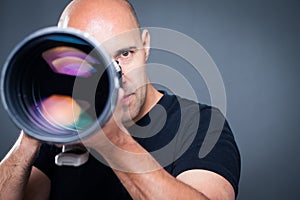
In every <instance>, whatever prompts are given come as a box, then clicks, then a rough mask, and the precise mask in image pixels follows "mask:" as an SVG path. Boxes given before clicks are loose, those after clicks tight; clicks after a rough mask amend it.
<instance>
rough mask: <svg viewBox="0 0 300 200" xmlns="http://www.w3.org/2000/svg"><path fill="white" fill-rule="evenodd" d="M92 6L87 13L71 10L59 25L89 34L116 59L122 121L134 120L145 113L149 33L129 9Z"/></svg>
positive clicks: (80, 10)
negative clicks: (119, 80) (101, 9)
mask: <svg viewBox="0 0 300 200" xmlns="http://www.w3.org/2000/svg"><path fill="white" fill-rule="evenodd" d="M81 8H82V7H81ZM92 8H93V7H90V8H89V12H83V11H82V9H79V11H78V12H77V11H76V12H73V13H71V14H70V15H69V16H67V17H64V18H62V19H63V20H62V22H61V24H63V26H68V27H73V28H77V29H80V30H82V31H84V32H87V33H89V34H90V35H91V36H93V37H94V38H95V39H97V40H98V41H99V42H100V43H101V44H102V45H103V46H104V48H105V49H106V50H107V51H108V53H109V54H110V55H111V56H112V57H113V59H115V60H117V61H119V64H120V66H121V68H122V71H123V76H122V84H123V89H124V93H125V95H124V98H123V105H124V110H125V114H124V116H123V122H129V121H131V120H133V121H135V120H137V119H139V118H140V117H141V116H142V115H143V114H144V113H143V112H144V111H143V107H144V103H145V101H146V92H147V82H148V79H147V75H146V69H145V64H146V61H147V58H148V51H149V49H148V45H149V36H148V32H147V31H142V32H141V31H140V29H139V28H138V27H137V24H136V22H135V21H134V20H133V18H132V15H131V14H128V12H129V11H128V10H127V11H126V10H125V11H124V12H123V13H112V12H110V11H111V10H108V11H106V10H105V9H104V10H103V11H102V12H101V11H99V10H96V11H95V12H93V11H92V10H91V9H92Z"/></svg>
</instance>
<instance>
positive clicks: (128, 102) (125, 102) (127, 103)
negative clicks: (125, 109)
mask: <svg viewBox="0 0 300 200" xmlns="http://www.w3.org/2000/svg"><path fill="white" fill-rule="evenodd" d="M132 95H133V93H130V94H126V95H124V96H123V104H125V105H129V104H130V98H131V96H132Z"/></svg>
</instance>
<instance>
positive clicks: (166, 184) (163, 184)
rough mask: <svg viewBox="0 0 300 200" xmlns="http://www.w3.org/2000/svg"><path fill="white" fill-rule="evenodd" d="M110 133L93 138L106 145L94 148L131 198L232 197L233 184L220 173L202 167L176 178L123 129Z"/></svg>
mask: <svg viewBox="0 0 300 200" xmlns="http://www.w3.org/2000/svg"><path fill="white" fill-rule="evenodd" d="M115 131H116V130H115ZM115 133H116V132H115ZM99 135H100V134H98V136H99ZM110 136H112V135H110V134H108V135H104V134H103V135H102V137H101V138H98V139H97V141H99V140H100V141H102V142H103V143H106V144H107V145H103V143H102V145H101V146H94V148H95V149H96V150H97V151H98V152H99V153H100V154H101V155H102V156H103V157H104V158H105V159H106V161H107V162H108V163H109V165H110V166H111V168H112V169H113V170H114V172H115V173H116V175H117V176H118V178H119V179H120V181H121V182H122V184H123V185H124V187H125V188H126V189H127V191H128V192H129V193H130V195H131V196H132V197H133V199H234V191H233V188H232V186H231V185H230V183H229V182H228V181H227V180H225V179H224V178H223V177H221V176H219V175H217V174H214V173H211V172H209V171H205V170H202V171H193V170H191V171H187V173H186V174H184V173H182V174H180V175H179V176H178V177H177V179H176V178H174V177H173V176H171V175H170V174H169V173H168V172H166V171H165V170H164V169H163V168H162V167H161V166H160V165H159V163H157V161H156V160H155V159H154V158H153V157H152V156H151V155H150V154H149V153H148V152H147V151H146V150H145V149H144V148H143V147H141V146H140V145H139V144H138V143H137V142H136V141H135V140H134V139H133V138H132V137H131V136H130V135H129V134H127V133H126V132H124V129H123V130H121V129H119V132H118V134H113V137H110ZM114 136H117V137H114ZM105 140H106V142H105ZM109 141H110V142H109ZM98 144H99V143H98ZM191 175H192V176H193V177H191Z"/></svg>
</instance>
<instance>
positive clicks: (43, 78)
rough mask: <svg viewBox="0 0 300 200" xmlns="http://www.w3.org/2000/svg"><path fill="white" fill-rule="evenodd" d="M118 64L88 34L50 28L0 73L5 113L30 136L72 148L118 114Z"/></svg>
mask: <svg viewBox="0 0 300 200" xmlns="http://www.w3.org/2000/svg"><path fill="white" fill-rule="evenodd" d="M120 74H121V72H120V67H119V65H118V64H117V63H116V62H115V61H114V60H113V59H112V58H111V57H110V56H109V55H108V54H107V52H106V51H105V49H104V48H103V47H102V46H101V45H100V44H99V43H98V42H97V41H96V40H95V39H94V38H92V37H90V36H89V35H88V34H86V33H84V32H81V31H79V30H76V29H72V28H63V29H62V28H58V27H48V28H44V29H41V30H38V31H37V32H34V33H33V34H31V35H29V36H28V37H26V38H25V39H24V40H23V41H22V42H21V43H20V44H18V45H17V46H16V47H15V48H14V50H13V51H12V52H11V54H10V55H9V56H8V58H7V60H6V62H5V64H4V67H3V70H2V74H1V95H2V102H3V105H4V108H5V109H6V111H7V112H8V114H9V116H10V118H11V119H12V121H13V122H14V123H15V124H16V125H17V126H18V127H19V128H21V129H23V130H24V131H25V133H26V134H28V135H30V136H32V137H34V138H36V139H38V140H41V141H44V142H48V143H64V144H66V143H74V142H77V141H78V140H80V139H83V138H86V137H88V136H89V135H91V134H93V133H95V132H96V131H97V130H99V129H100V128H101V127H102V126H103V125H104V124H105V123H106V122H107V120H108V119H109V118H110V117H111V115H112V112H113V111H114V108H115V105H116V102H117V96H118V88H119V86H120V83H121V81H120V79H121V75H120Z"/></svg>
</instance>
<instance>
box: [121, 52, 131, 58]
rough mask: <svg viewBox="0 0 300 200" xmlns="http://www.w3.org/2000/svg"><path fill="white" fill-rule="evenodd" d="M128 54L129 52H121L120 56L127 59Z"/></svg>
mask: <svg viewBox="0 0 300 200" xmlns="http://www.w3.org/2000/svg"><path fill="white" fill-rule="evenodd" d="M129 53H130V52H129V51H123V52H122V56H123V57H127V56H128V55H129Z"/></svg>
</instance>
